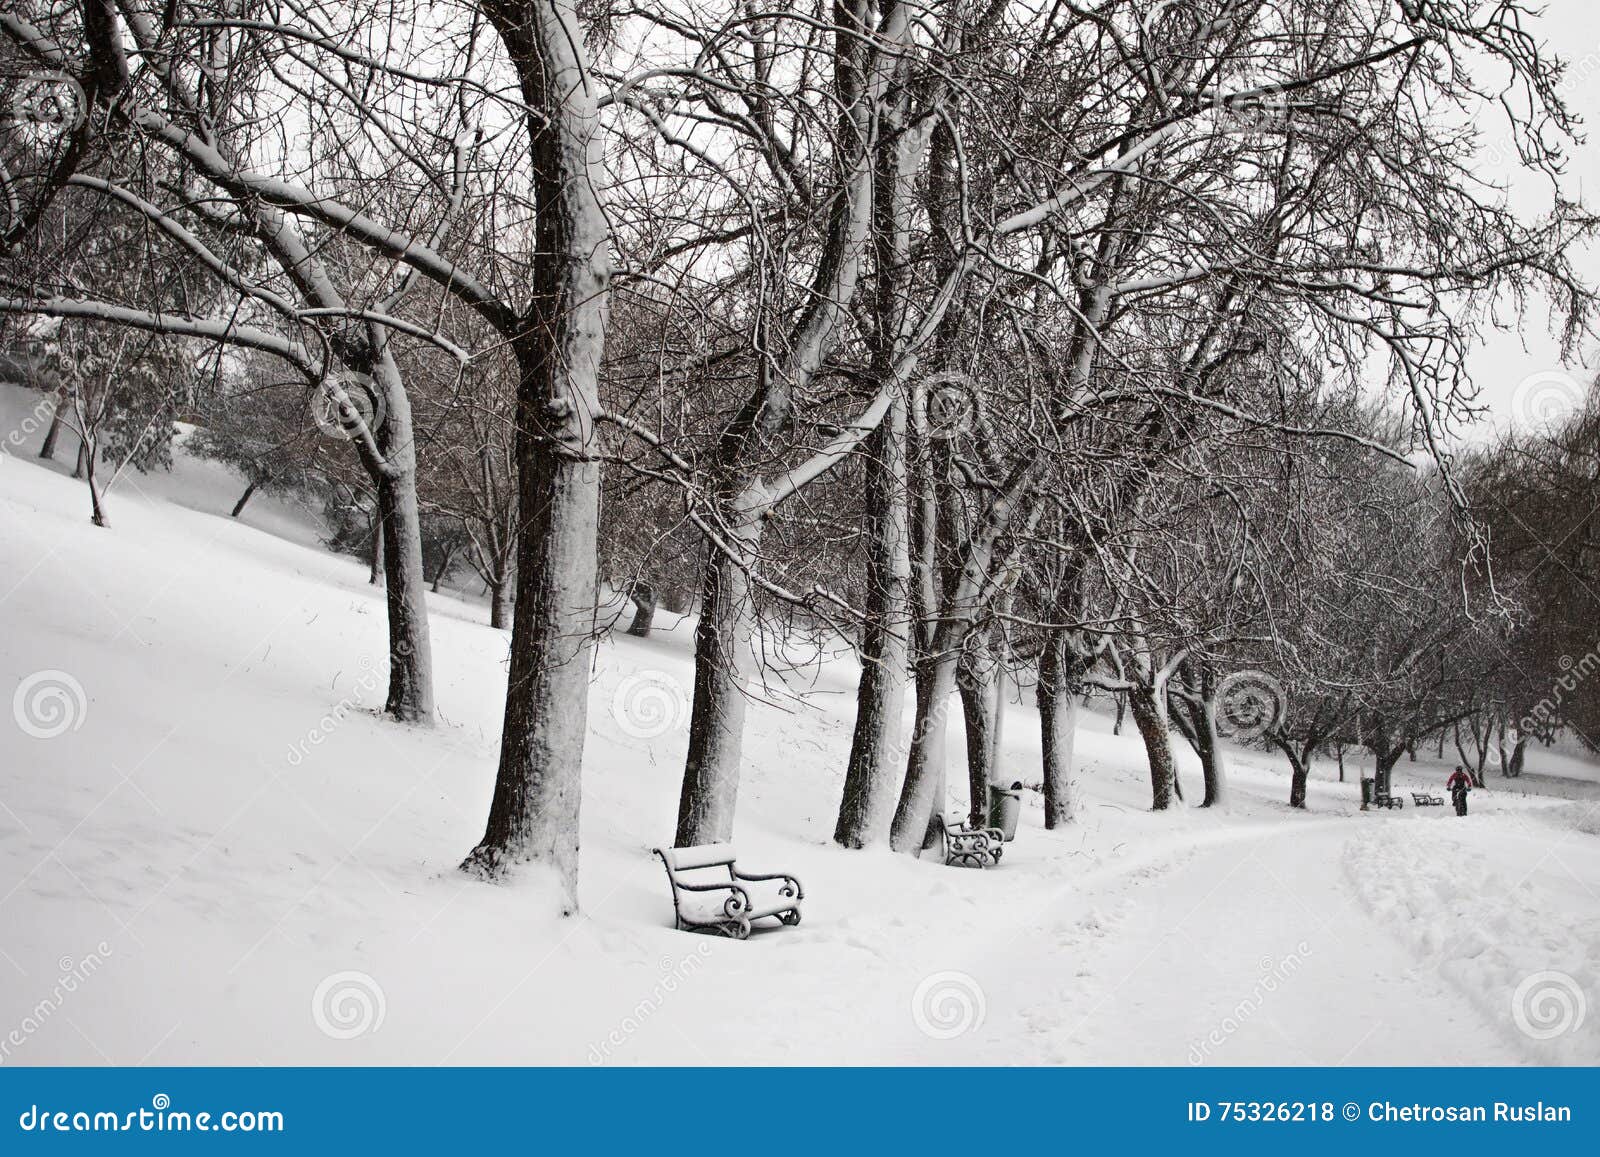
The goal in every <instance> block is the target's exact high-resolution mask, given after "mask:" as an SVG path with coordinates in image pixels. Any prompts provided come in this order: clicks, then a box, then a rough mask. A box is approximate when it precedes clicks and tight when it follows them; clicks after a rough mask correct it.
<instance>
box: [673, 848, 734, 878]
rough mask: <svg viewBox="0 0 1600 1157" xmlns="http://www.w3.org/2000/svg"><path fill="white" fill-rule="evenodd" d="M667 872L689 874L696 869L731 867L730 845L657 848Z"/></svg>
mask: <svg viewBox="0 0 1600 1157" xmlns="http://www.w3.org/2000/svg"><path fill="white" fill-rule="evenodd" d="M656 855H658V856H660V857H661V859H662V861H663V862H664V863H665V864H666V865H667V871H669V872H690V871H693V870H694V869H696V868H716V867H721V866H723V865H731V864H732V863H733V860H734V854H733V845H732V844H701V845H700V846H699V847H696V848H657V849H656Z"/></svg>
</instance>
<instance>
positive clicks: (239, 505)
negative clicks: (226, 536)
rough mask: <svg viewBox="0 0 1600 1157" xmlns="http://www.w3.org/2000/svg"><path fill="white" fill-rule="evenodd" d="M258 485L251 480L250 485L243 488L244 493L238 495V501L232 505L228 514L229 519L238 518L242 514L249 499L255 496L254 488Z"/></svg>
mask: <svg viewBox="0 0 1600 1157" xmlns="http://www.w3.org/2000/svg"><path fill="white" fill-rule="evenodd" d="M259 485H260V483H259V482H256V481H254V480H252V481H251V483H250V485H248V486H246V487H245V488H244V493H243V494H241V495H239V501H238V502H235V503H234V504H233V510H232V511H231V512H229V514H228V517H229V518H238V517H239V515H241V514H243V513H244V508H245V507H246V506H248V505H249V503H250V499H251V498H252V497H254V496H255V492H256V487H257V486H259Z"/></svg>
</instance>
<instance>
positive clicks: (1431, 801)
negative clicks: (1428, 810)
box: [1411, 791, 1444, 807]
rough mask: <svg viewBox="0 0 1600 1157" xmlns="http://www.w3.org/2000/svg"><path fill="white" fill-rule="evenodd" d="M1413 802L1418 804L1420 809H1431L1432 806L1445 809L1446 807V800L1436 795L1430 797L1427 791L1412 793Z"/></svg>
mask: <svg viewBox="0 0 1600 1157" xmlns="http://www.w3.org/2000/svg"><path fill="white" fill-rule="evenodd" d="M1411 802H1412V803H1414V804H1416V805H1417V806H1418V807H1430V806H1432V807H1443V806H1444V800H1442V799H1440V798H1439V797H1438V796H1436V795H1429V794H1428V793H1427V792H1425V791H1414V792H1412V793H1411Z"/></svg>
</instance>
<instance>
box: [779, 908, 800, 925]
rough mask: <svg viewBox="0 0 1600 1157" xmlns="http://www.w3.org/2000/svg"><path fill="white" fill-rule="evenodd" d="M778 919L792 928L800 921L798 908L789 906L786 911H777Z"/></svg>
mask: <svg viewBox="0 0 1600 1157" xmlns="http://www.w3.org/2000/svg"><path fill="white" fill-rule="evenodd" d="M778 919H779V920H781V921H783V922H784V923H785V924H787V925H788V926H789V927H791V928H793V927H794V926H795V925H796V924H798V923H800V909H798V908H790V909H789V910H788V911H787V912H779V913H778Z"/></svg>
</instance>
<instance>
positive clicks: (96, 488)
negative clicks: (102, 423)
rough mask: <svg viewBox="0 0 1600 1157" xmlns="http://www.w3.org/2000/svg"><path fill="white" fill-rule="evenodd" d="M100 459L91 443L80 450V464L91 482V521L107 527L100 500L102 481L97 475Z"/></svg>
mask: <svg viewBox="0 0 1600 1157" xmlns="http://www.w3.org/2000/svg"><path fill="white" fill-rule="evenodd" d="M84 447H87V453H85V452H84ZM98 457H99V454H97V453H96V448H95V447H94V446H93V445H92V444H90V443H87V442H85V443H84V444H83V446H81V447H80V448H79V455H78V462H79V465H80V466H82V468H83V471H84V477H85V478H86V479H87V480H88V482H89V509H90V514H89V521H90V522H92V523H94V524H95V525H96V526H106V525H109V524H108V523H107V522H106V511H105V507H104V505H102V503H101V500H100V481H99V479H98V478H97V477H96V475H95V460H96V459H97V458H98Z"/></svg>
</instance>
